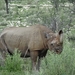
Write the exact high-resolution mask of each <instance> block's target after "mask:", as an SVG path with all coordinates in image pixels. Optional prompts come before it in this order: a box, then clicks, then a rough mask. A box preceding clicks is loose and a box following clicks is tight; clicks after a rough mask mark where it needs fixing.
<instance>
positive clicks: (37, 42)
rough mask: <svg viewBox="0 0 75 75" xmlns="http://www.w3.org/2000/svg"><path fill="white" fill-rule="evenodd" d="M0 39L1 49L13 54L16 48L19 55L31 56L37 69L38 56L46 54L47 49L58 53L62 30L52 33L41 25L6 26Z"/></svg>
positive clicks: (61, 44) (60, 50)
mask: <svg viewBox="0 0 75 75" xmlns="http://www.w3.org/2000/svg"><path fill="white" fill-rule="evenodd" d="M0 41H1V44H2V45H1V47H0V49H1V50H2V51H5V52H8V53H10V54H13V52H14V50H15V48H17V49H18V50H19V51H20V52H21V57H31V61H32V69H34V70H36V69H37V70H39V67H40V58H41V57H45V56H46V53H47V50H48V49H49V50H53V51H54V52H56V53H59V54H60V53H61V52H62V48H63V41H62V30H61V31H59V32H58V33H53V31H51V30H50V29H49V28H47V27H45V26H43V25H35V26H30V27H9V28H6V29H4V30H3V32H2V33H1V35H0ZM37 59H38V60H37Z"/></svg>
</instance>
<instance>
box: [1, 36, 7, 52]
mask: <svg viewBox="0 0 75 75" xmlns="http://www.w3.org/2000/svg"><path fill="white" fill-rule="evenodd" d="M0 41H1V43H2V45H3V47H4V49H5V51H6V52H8V51H7V46H6V43H5V40H4V35H1V36H0Z"/></svg>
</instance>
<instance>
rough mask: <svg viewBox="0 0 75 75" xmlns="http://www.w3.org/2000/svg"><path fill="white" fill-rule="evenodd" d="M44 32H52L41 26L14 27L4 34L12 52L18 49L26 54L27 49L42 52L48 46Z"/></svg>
mask: <svg viewBox="0 0 75 75" xmlns="http://www.w3.org/2000/svg"><path fill="white" fill-rule="evenodd" d="M44 32H47V33H49V32H51V31H50V30H49V29H48V28H46V27H45V26H41V25H36V26H31V27H14V28H10V29H8V28H7V29H6V30H4V31H3V32H2V34H1V36H3V38H4V40H5V43H6V45H7V47H8V49H9V50H10V51H11V52H12V51H13V50H14V49H15V48H18V49H19V50H21V51H22V52H24V51H25V50H26V49H27V48H29V49H30V50H41V49H43V48H44V47H45V45H46V38H45V37H44Z"/></svg>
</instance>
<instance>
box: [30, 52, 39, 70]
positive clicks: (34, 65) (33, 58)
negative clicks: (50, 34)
mask: <svg viewBox="0 0 75 75" xmlns="http://www.w3.org/2000/svg"><path fill="white" fill-rule="evenodd" d="M30 55H31V61H32V69H33V70H37V58H38V51H31V52H30Z"/></svg>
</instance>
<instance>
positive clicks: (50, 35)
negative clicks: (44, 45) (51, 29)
mask: <svg viewBox="0 0 75 75" xmlns="http://www.w3.org/2000/svg"><path fill="white" fill-rule="evenodd" d="M52 35H53V33H45V38H47V39H50V38H51V37H52Z"/></svg>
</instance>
